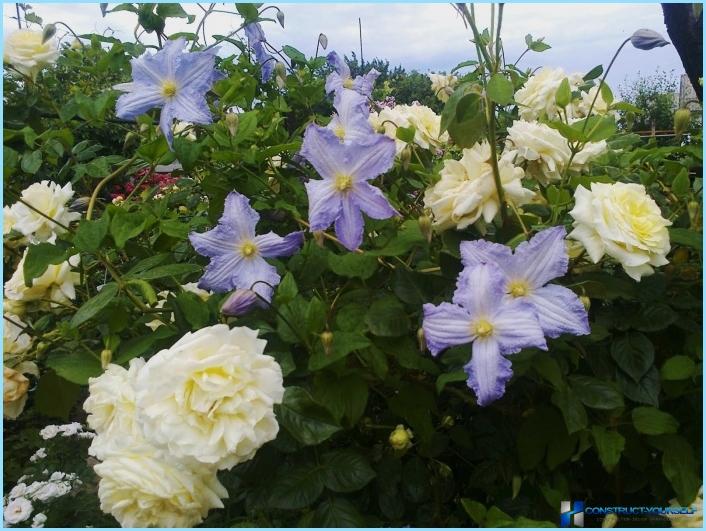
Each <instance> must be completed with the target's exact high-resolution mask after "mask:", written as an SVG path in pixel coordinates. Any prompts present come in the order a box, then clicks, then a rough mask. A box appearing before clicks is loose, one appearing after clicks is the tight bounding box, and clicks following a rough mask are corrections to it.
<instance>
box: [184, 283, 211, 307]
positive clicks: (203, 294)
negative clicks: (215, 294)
mask: <svg viewBox="0 0 706 531" xmlns="http://www.w3.org/2000/svg"><path fill="white" fill-rule="evenodd" d="M181 287H182V289H183V290H184V291H188V292H189V293H193V294H194V295H198V297H199V298H200V299H201V300H202V301H204V302H205V301H207V300H208V298H209V297H210V296H211V294H212V293H211V292H210V291H206V290H205V289H201V288H199V285H198V282H189V283H188V284H182V286H181Z"/></svg>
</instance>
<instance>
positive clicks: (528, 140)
mask: <svg viewBox="0 0 706 531" xmlns="http://www.w3.org/2000/svg"><path fill="white" fill-rule="evenodd" d="M506 149H507V150H511V151H515V152H516V153H517V155H518V158H517V160H516V162H518V163H520V162H523V161H527V162H528V164H527V173H528V174H529V175H531V176H533V177H534V178H536V179H537V180H538V181H539V182H540V183H542V184H544V185H546V184H548V183H549V182H551V181H558V180H561V172H562V171H563V170H564V168H565V167H566V164H567V163H568V162H569V158H570V157H571V150H570V149H569V144H568V142H567V141H566V139H565V138H564V137H563V136H561V134H559V131H557V130H555V129H552V128H551V127H549V126H548V125H545V124H541V123H539V122H525V121H524V120H516V121H515V122H513V124H512V126H511V127H508V129H507V140H506Z"/></svg>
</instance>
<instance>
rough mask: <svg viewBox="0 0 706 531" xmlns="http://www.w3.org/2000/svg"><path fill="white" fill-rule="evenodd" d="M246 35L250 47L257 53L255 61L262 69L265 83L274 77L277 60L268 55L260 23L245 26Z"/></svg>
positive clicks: (262, 77)
mask: <svg viewBox="0 0 706 531" xmlns="http://www.w3.org/2000/svg"><path fill="white" fill-rule="evenodd" d="M245 35H246V36H247V38H248V45H249V46H250V48H252V49H253V51H254V52H255V59H257V62H258V64H259V65H260V69H261V79H262V82H263V83H264V82H265V81H267V80H269V79H270V78H271V77H272V73H273V72H274V71H275V63H276V60H275V58H274V57H273V56H272V55H270V54H269V53H267V51H266V50H265V45H264V43H265V42H266V41H267V39H266V38H265V32H264V31H263V30H262V26H261V25H260V23H259V22H252V23H250V24H248V25H247V26H245Z"/></svg>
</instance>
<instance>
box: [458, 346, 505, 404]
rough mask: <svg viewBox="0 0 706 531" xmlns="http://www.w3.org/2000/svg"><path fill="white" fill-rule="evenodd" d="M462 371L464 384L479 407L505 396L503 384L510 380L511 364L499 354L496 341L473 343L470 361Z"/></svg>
mask: <svg viewBox="0 0 706 531" xmlns="http://www.w3.org/2000/svg"><path fill="white" fill-rule="evenodd" d="M464 370H465V371H466V374H467V375H468V380H467V382H466V384H467V385H468V387H470V388H471V389H473V391H474V392H475V394H476V401H477V402H478V405H479V406H487V405H488V404H490V403H492V402H495V401H496V400H497V399H498V398H500V397H501V396H503V395H504V394H505V384H506V383H507V382H508V381H509V380H510V378H512V363H511V362H510V360H508V359H506V358H504V357H503V356H502V355H501V354H500V348H499V345H498V343H497V342H496V341H494V340H493V339H489V338H484V339H477V340H476V341H474V342H473V354H472V355H471V361H469V362H468V363H467V364H466V365H465V366H464Z"/></svg>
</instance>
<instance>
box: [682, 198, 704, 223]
mask: <svg viewBox="0 0 706 531" xmlns="http://www.w3.org/2000/svg"><path fill="white" fill-rule="evenodd" d="M686 211H687V212H688V213H689V221H690V222H691V227H692V228H695V229H697V228H698V225H697V223H696V222H697V220H698V216H699V214H700V213H701V205H699V202H698V201H689V202H688V203H687V205H686Z"/></svg>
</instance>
